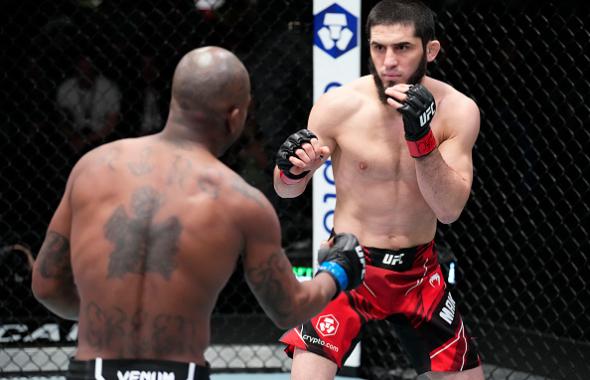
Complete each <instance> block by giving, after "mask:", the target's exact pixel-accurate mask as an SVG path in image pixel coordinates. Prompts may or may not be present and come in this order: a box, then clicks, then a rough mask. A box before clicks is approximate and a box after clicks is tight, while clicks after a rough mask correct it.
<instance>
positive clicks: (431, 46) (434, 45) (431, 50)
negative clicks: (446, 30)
mask: <svg viewBox="0 0 590 380" xmlns="http://www.w3.org/2000/svg"><path fill="white" fill-rule="evenodd" d="M439 51H440V42H439V41H438V40H432V41H429V42H428V43H427V44H426V60H427V61H428V62H432V61H434V59H435V58H436V56H437V55H438V52H439Z"/></svg>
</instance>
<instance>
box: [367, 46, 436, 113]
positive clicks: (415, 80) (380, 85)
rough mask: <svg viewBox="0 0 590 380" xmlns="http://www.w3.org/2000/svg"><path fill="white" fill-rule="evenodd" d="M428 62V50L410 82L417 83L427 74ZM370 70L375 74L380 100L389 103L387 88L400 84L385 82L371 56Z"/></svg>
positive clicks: (409, 79) (411, 76)
mask: <svg viewBox="0 0 590 380" xmlns="http://www.w3.org/2000/svg"><path fill="white" fill-rule="evenodd" d="M427 63H428V61H427V60H426V52H424V53H423V54H422V59H421V60H420V63H419V64H418V67H417V68H416V70H415V71H414V72H413V73H412V75H410V77H409V78H408V81H407V83H408V84H417V83H419V82H420V81H421V80H422V78H424V76H425V75H426V65H427ZM369 72H370V73H371V75H372V76H373V81H374V82H375V86H376V87H377V94H378V95H379V100H380V101H381V102H382V103H383V104H387V98H388V96H387V94H385V89H386V88H388V87H391V86H394V85H396V84H398V82H395V81H388V82H387V83H383V81H382V80H381V77H379V73H377V69H376V68H375V64H374V63H373V60H372V59H371V57H369Z"/></svg>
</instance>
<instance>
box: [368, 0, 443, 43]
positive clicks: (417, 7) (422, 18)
mask: <svg viewBox="0 0 590 380" xmlns="http://www.w3.org/2000/svg"><path fill="white" fill-rule="evenodd" d="M393 24H413V25H414V28H415V35H416V37H420V38H421V39H422V43H423V45H424V46H426V43H428V41H432V40H434V12H433V11H432V10H431V9H430V8H428V7H427V6H426V5H425V4H424V3H422V2H421V1H419V0H382V1H380V2H379V3H377V4H376V5H375V6H374V7H373V8H372V9H371V11H370V12H369V16H368V17H367V24H366V32H367V36H369V38H371V28H372V27H373V26H375V25H393Z"/></svg>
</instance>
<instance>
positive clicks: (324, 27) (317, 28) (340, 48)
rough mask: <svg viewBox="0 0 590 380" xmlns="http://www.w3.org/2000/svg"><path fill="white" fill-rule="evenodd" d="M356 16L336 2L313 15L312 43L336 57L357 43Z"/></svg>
mask: <svg viewBox="0 0 590 380" xmlns="http://www.w3.org/2000/svg"><path fill="white" fill-rule="evenodd" d="M357 23H358V20H357V18H356V17H355V16H354V15H352V14H351V13H350V12H348V11H347V10H346V9H344V8H342V7H341V6H340V5H338V4H332V5H330V6H329V7H328V8H326V9H324V10H323V11H321V12H319V13H318V14H316V15H315V16H314V21H313V28H314V34H313V36H314V37H313V43H314V45H315V46H317V47H319V48H320V49H322V50H323V51H325V52H326V53H328V54H329V55H331V56H332V57H333V58H338V57H340V56H341V55H342V54H344V53H346V52H347V51H349V50H351V49H353V48H355V47H356V45H357V36H356V34H357Z"/></svg>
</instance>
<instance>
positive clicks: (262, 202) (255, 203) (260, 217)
mask: <svg viewBox="0 0 590 380" xmlns="http://www.w3.org/2000/svg"><path fill="white" fill-rule="evenodd" d="M226 173H227V174H224V177H225V181H224V184H223V187H224V188H225V189H227V192H226V194H227V196H228V197H226V200H225V202H224V203H225V204H226V205H227V208H228V210H231V212H232V213H233V217H234V219H235V221H236V223H237V224H238V225H239V226H241V229H242V230H243V231H245V232H248V231H252V230H260V229H262V230H265V229H266V230H267V231H268V232H269V233H270V229H275V228H278V227H277V226H278V223H279V222H278V217H277V215H276V212H275V210H274V208H273V206H272V204H271V203H270V201H269V200H268V198H266V196H265V195H264V194H263V193H262V192H261V191H260V190H258V189H257V188H255V187H254V186H252V185H250V184H248V183H247V182H246V181H245V180H244V179H243V178H242V177H240V176H239V175H237V174H236V173H234V172H233V171H231V170H229V169H228V170H227V172H226Z"/></svg>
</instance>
